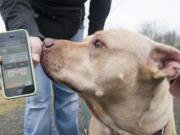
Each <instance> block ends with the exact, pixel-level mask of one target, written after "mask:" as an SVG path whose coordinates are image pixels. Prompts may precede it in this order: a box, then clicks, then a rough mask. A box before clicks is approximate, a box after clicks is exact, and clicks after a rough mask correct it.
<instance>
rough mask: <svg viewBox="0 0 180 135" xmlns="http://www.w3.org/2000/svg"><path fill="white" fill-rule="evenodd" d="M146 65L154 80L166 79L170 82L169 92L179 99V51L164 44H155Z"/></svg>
mask: <svg viewBox="0 0 180 135" xmlns="http://www.w3.org/2000/svg"><path fill="white" fill-rule="evenodd" d="M148 65H149V66H150V69H151V75H152V76H153V78H154V79H164V78H165V77H167V78H168V79H169V80H170V81H171V82H172V81H173V80H175V81H174V83H172V86H171V92H172V94H173V95H174V96H179V97H180V51H179V50H177V49H175V48H173V47H171V46H168V45H164V44H157V45H156V46H155V47H154V48H153V49H152V50H151V52H150V55H149V57H148Z"/></svg>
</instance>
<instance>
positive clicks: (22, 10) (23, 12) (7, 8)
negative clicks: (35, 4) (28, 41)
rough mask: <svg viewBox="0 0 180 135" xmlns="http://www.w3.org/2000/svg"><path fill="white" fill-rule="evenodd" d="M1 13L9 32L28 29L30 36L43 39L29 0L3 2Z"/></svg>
mask: <svg viewBox="0 0 180 135" xmlns="http://www.w3.org/2000/svg"><path fill="white" fill-rule="evenodd" d="M0 12H1V15H2V18H3V20H4V22H5V25H6V29H7V30H13V29H26V30H27V31H28V32H29V35H30V36H37V37H40V38H43V35H42V34H41V33H40V32H39V29H38V26H37V24H36V21H35V17H34V11H33V9H32V7H31V4H30V1H29V0H2V3H1V7H0Z"/></svg>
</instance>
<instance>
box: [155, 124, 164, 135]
mask: <svg viewBox="0 0 180 135" xmlns="http://www.w3.org/2000/svg"><path fill="white" fill-rule="evenodd" d="M165 129H166V126H165V127H163V128H162V129H161V130H159V131H157V132H156V133H154V134H153V135H163V134H164V132H165Z"/></svg>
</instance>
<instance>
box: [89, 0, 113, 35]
mask: <svg viewBox="0 0 180 135" xmlns="http://www.w3.org/2000/svg"><path fill="white" fill-rule="evenodd" d="M110 8H111V0H91V1H90V11H89V30H88V34H89V35H91V34H93V33H94V32H96V31H98V30H102V29H103V28H104V23H105V21H106V18H107V16H108V14H109V11H110Z"/></svg>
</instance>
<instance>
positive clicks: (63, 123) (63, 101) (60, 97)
mask: <svg viewBox="0 0 180 135" xmlns="http://www.w3.org/2000/svg"><path fill="white" fill-rule="evenodd" d="M83 28H84V26H83V25H81V26H80V29H79V30H78V32H77V33H76V34H75V35H74V37H72V38H71V40H72V41H82V39H83V33H84V32H83V31H84V30H83ZM53 88H54V109H55V111H54V112H55V117H56V118H55V121H56V135H79V119H78V112H79V102H78V95H77V94H76V93H75V92H73V91H72V90H71V89H70V88H68V87H67V86H66V85H64V84H61V85H59V84H56V83H54V84H53Z"/></svg>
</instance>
